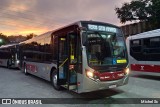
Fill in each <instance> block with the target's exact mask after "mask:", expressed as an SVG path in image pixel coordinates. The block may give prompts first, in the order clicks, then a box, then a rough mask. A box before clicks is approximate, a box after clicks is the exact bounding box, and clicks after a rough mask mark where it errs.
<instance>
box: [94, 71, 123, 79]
mask: <svg viewBox="0 0 160 107" xmlns="http://www.w3.org/2000/svg"><path fill="white" fill-rule="evenodd" d="M95 75H96V76H98V77H99V79H100V81H111V80H118V79H121V78H123V77H124V75H125V74H124V72H123V71H116V72H104V73H99V72H96V73H95Z"/></svg>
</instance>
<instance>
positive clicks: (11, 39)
mask: <svg viewBox="0 0 160 107" xmlns="http://www.w3.org/2000/svg"><path fill="white" fill-rule="evenodd" d="M35 36H37V35H35V34H33V33H31V34H29V35H26V36H22V35H18V36H14V35H11V36H7V35H4V34H2V33H0V46H1V45H6V44H10V43H16V42H22V41H24V40H28V39H31V38H32V37H35Z"/></svg>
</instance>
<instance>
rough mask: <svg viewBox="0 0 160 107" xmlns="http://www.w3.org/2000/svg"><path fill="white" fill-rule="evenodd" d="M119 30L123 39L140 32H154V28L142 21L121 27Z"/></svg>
mask: <svg viewBox="0 0 160 107" xmlns="http://www.w3.org/2000/svg"><path fill="white" fill-rule="evenodd" d="M121 29H122V31H123V33H124V35H125V37H128V36H131V35H135V34H139V33H142V32H146V31H150V30H154V29H155V28H154V27H153V26H152V25H151V24H150V23H149V22H146V21H144V22H139V23H133V24H128V25H124V26H121Z"/></svg>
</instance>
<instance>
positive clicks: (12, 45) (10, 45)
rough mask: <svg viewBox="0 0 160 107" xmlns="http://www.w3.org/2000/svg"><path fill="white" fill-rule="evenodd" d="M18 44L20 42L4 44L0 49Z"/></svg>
mask: <svg viewBox="0 0 160 107" xmlns="http://www.w3.org/2000/svg"><path fill="white" fill-rule="evenodd" d="M16 45H18V43H14V44H7V45H2V46H1V47H0V49H2V48H7V47H11V46H16Z"/></svg>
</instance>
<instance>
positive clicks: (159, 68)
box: [131, 64, 160, 72]
mask: <svg viewBox="0 0 160 107" xmlns="http://www.w3.org/2000/svg"><path fill="white" fill-rule="evenodd" d="M131 70H133V71H142V72H160V65H145V64H131Z"/></svg>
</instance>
